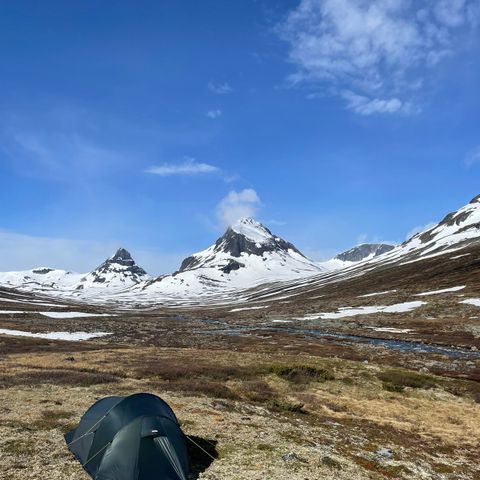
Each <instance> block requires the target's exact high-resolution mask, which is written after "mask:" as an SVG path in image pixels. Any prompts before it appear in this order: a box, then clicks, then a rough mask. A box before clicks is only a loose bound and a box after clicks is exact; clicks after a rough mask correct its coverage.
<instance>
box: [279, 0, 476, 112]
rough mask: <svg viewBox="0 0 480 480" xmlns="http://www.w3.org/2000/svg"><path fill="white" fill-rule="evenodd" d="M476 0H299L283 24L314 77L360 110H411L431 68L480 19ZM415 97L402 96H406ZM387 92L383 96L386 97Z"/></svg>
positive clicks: (303, 67)
mask: <svg viewBox="0 0 480 480" xmlns="http://www.w3.org/2000/svg"><path fill="white" fill-rule="evenodd" d="M479 5H480V2H479V1H478V0H435V1H432V0H419V1H415V2H414V1H412V0H301V1H300V4H299V5H298V7H297V8H295V9H294V10H293V11H291V12H290V13H289V15H288V16H287V18H286V20H285V21H284V22H283V23H282V24H281V25H279V26H278V27H277V32H278V33H279V35H280V36H281V38H282V39H284V40H285V41H286V42H287V43H288V44H289V47H290V50H289V58H290V61H291V62H292V63H294V64H295V65H297V67H298V70H297V72H296V73H295V74H293V75H292V76H291V77H290V80H291V81H292V82H293V84H296V83H308V84H311V85H314V86H315V87H320V88H322V89H323V90H326V92H328V93H329V94H334V95H338V94H342V92H344V91H345V90H347V91H350V93H351V94H352V95H356V96H359V97H364V98H365V100H362V102H361V105H360V106H357V104H356V102H355V101H354V102H353V104H352V101H351V99H348V98H347V104H348V106H349V107H350V108H352V109H353V111H355V112H356V113H359V114H362V115H369V114H371V113H399V112H403V113H412V112H415V109H414V108H412V107H411V104H412V103H413V101H412V100H411V99H410V98H412V97H414V95H415V92H416V91H418V90H419V89H421V88H422V87H423V84H424V80H425V78H426V77H427V73H428V68H429V67H431V66H433V65H435V64H436V63H438V62H439V61H440V60H441V59H442V58H443V57H445V56H446V55H449V54H451V53H453V51H454V50H455V48H456V44H457V41H458V39H459V38H460V37H461V36H462V35H464V34H465V32H466V31H468V29H467V27H468V28H470V27H475V26H476V25H477V19H478V13H479V10H478V9H479ZM404 97H406V98H409V100H403V99H402V98H404ZM382 99H383V100H382Z"/></svg>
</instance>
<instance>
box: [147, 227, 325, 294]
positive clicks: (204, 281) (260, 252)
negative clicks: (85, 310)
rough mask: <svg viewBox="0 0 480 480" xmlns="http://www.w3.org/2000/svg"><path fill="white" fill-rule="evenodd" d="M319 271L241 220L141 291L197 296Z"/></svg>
mask: <svg viewBox="0 0 480 480" xmlns="http://www.w3.org/2000/svg"><path fill="white" fill-rule="evenodd" d="M322 271H323V269H322V268H321V267H320V266H318V265H317V264H316V263H315V262H313V261H312V260H309V259H308V258H306V257H305V256H304V255H303V254H302V253H301V252H300V251H299V250H297V248H295V246H294V245H292V244H291V243H289V242H286V241H285V240H283V239H281V238H279V237H277V236H275V235H273V234H272V233H271V232H270V230H268V229H267V228H266V227H265V226H263V225H262V224H260V223H259V222H257V221H255V220H254V219H252V218H242V219H241V220H239V221H238V222H236V223H235V224H234V225H232V226H231V227H229V228H228V229H227V231H226V232H225V233H224V235H223V236H222V237H220V238H219V239H218V240H217V241H216V242H215V244H213V245H212V246H210V247H209V248H207V249H206V250H203V251H201V252H198V253H195V254H194V255H192V256H190V257H188V258H186V259H185V260H184V261H183V262H182V265H181V267H180V269H179V270H178V271H177V272H175V273H173V274H172V275H166V276H163V277H159V278H157V279H155V280H153V281H151V282H148V283H147V285H145V286H143V287H142V290H143V291H144V292H147V291H148V292H152V293H153V292H155V293H159V294H161V293H167V294H172V293H173V294H180V295H181V294H186V295H201V294H203V293H209V292H210V293H212V292H214V291H219V290H222V289H223V290H230V289H243V288H247V287H251V286H253V285H257V284H259V283H265V282H272V281H277V280H287V279H293V278H300V277H305V276H309V275H314V274H318V273H321V272H322Z"/></svg>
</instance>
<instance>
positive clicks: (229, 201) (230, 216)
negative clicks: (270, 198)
mask: <svg viewBox="0 0 480 480" xmlns="http://www.w3.org/2000/svg"><path fill="white" fill-rule="evenodd" d="M260 204H261V202H260V198H259V196H258V194H257V192H256V191H255V190H254V189H253V188H245V189H244V190H241V191H239V192H237V191H235V190H232V191H230V192H229V193H228V194H227V196H226V197H224V198H222V200H221V201H220V202H219V204H218V205H217V211H216V214H217V220H218V223H219V224H220V226H221V227H222V228H224V227H227V226H229V225H231V224H232V223H235V222H236V221H237V220H238V219H240V218H242V217H254V216H255V215H256V214H257V212H258V209H259V207H260Z"/></svg>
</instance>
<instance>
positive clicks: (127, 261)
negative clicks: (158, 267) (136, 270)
mask: <svg viewBox="0 0 480 480" xmlns="http://www.w3.org/2000/svg"><path fill="white" fill-rule="evenodd" d="M108 261H110V262H111V263H118V264H120V265H125V266H131V265H134V264H135V261H134V260H133V258H132V255H130V252H129V251H128V250H126V249H125V248H123V247H120V248H119V249H118V250H117V251H116V252H115V254H114V255H112V256H111V257H110V258H109V259H108V260H107V262H108Z"/></svg>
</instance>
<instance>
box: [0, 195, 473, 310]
mask: <svg viewBox="0 0 480 480" xmlns="http://www.w3.org/2000/svg"><path fill="white" fill-rule="evenodd" d="M472 245H477V246H480V196H477V197H475V198H474V199H473V200H472V201H471V202H470V203H469V204H467V205H465V206H464V207H462V208H460V209H459V210H457V211H455V212H453V213H450V214H448V215H447V216H446V217H445V218H444V219H443V220H442V221H440V222H439V223H438V224H437V225H435V226H434V227H432V228H429V229H427V230H425V231H423V232H420V233H417V234H416V235H414V236H412V237H411V238H410V239H408V240H407V241H406V242H404V243H403V244H401V245H398V246H396V247H392V246H391V245H385V244H366V245H359V246H357V247H354V248H352V249H350V250H348V251H346V252H344V253H342V254H340V255H337V257H336V258H333V259H331V260H329V261H327V262H322V263H317V262H313V261H312V260H310V259H308V258H306V257H305V256H304V255H303V254H302V253H301V252H300V251H299V250H298V249H297V248H296V247H295V246H294V245H292V244H291V243H289V242H287V241H285V240H283V239H281V238H279V237H278V236H275V235H274V234H272V233H271V232H270V230H268V229H267V228H266V227H265V226H263V225H262V224H260V223H258V222H257V221H255V220H253V219H251V218H243V219H241V220H240V221H238V222H236V223H235V224H234V225H232V226H231V227H229V228H228V229H227V230H226V232H225V233H224V235H222V236H221V237H220V238H219V239H218V240H217V241H216V242H215V243H214V244H213V245H212V246H210V247H209V248H207V249H206V250H203V251H201V252H198V253H195V254H193V255H191V256H189V257H188V258H186V259H185V260H184V261H183V262H182V264H181V266H180V268H179V270H178V271H176V272H174V273H172V274H169V275H164V276H161V277H158V278H155V279H151V278H149V277H148V275H147V274H146V272H145V271H144V270H143V269H142V268H140V267H139V266H138V265H136V264H135V262H134V260H133V259H132V257H131V255H130V254H129V253H128V252H127V251H126V250H125V249H119V250H118V251H117V252H116V253H115V255H113V256H112V257H111V258H109V259H108V260H106V261H105V262H104V263H102V264H101V265H100V266H99V267H98V268H96V269H95V270H94V271H92V272H90V273H87V274H78V273H72V272H68V271H65V270H58V269H51V268H47V267H42V268H36V269H33V270H28V271H23V272H5V273H0V286H5V287H11V288H19V289H22V290H28V291H34V292H36V291H38V292H42V293H45V294H51V295H59V296H63V297H65V296H68V297H75V298H78V299H79V300H81V299H85V301H93V299H95V301H99V302H102V301H108V302H119V303H123V304H125V305H131V304H132V302H137V303H138V304H151V305H153V304H164V305H171V306H175V305H186V304H191V305H194V304H195V305H200V304H220V303H222V302H227V303H231V302H239V301H241V300H242V298H243V301H245V299H246V298H248V295H249V293H248V292H249V291H250V289H252V291H256V292H257V293H258V292H263V293H262V295H264V296H269V298H270V297H271V295H272V292H273V291H274V292H276V295H280V296H282V295H285V293H284V292H285V291H288V292H290V290H292V289H297V288H300V289H303V288H306V289H307V288H308V289H312V291H313V290H314V289H318V288H320V286H322V288H323V286H325V285H328V284H331V283H338V282H342V281H344V280H347V281H349V280H351V279H352V278H360V277H362V276H364V275H366V274H368V276H369V278H370V279H373V278H374V276H375V275H376V272H380V274H381V275H384V273H382V271H383V272H384V271H385V269H388V271H389V272H392V271H396V269H397V267H403V266H404V265H408V264H410V263H412V262H417V261H422V260H429V261H431V259H432V258H435V257H439V261H443V260H444V259H448V258H451V259H455V258H457V257H462V252H461V250H462V249H463V248H466V247H470V246H472ZM457 251H459V253H456V252H457ZM451 252H455V253H453V254H451ZM447 254H450V256H449V257H447V256H446V255H447ZM452 255H453V256H452ZM467 255H470V254H467ZM382 278H383V277H382ZM259 285H262V287H261V288H260V289H259V288H257V287H258V286H259ZM271 299H274V297H271Z"/></svg>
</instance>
